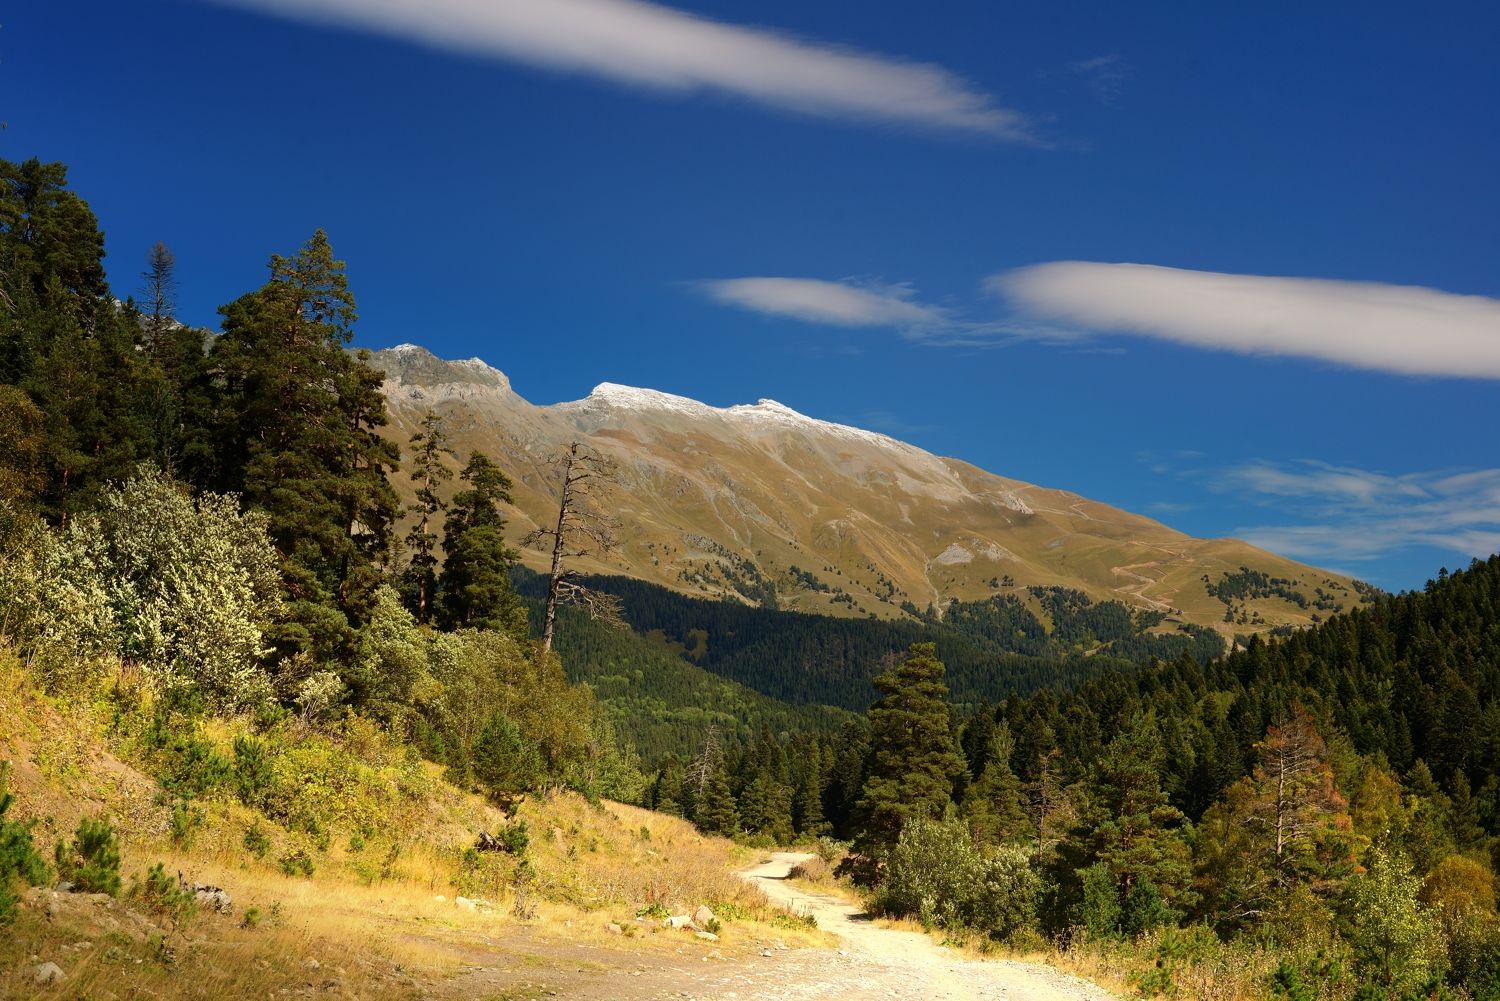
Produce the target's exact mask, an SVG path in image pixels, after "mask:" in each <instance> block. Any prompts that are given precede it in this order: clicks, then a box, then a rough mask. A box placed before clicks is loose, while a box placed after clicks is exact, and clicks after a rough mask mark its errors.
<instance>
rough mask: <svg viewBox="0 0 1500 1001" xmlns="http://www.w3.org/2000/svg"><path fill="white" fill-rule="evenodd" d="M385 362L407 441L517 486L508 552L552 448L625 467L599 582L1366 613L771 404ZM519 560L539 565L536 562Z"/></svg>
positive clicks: (1248, 618)
mask: <svg viewBox="0 0 1500 1001" xmlns="http://www.w3.org/2000/svg"><path fill="white" fill-rule="evenodd" d="M374 364H375V365H376V366H377V367H380V368H384V369H385V371H386V373H387V380H386V383H385V393H386V396H387V398H388V399H389V401H390V406H391V413H392V426H391V433H392V435H393V436H394V437H396V439H397V440H399V441H401V442H403V443H404V442H405V440H406V437H407V436H408V435H409V434H410V433H411V432H412V431H413V430H414V429H415V428H416V425H417V422H418V421H420V419H421V418H422V415H423V414H424V413H426V411H427V410H428V409H429V408H430V409H433V410H436V411H437V412H438V413H439V414H441V415H442V416H443V417H444V418H445V419H446V421H447V426H448V430H449V433H450V434H451V436H452V439H453V443H454V446H455V448H456V449H457V450H458V452H459V453H460V455H467V454H468V452H469V451H471V450H474V449H479V450H482V451H485V452H487V453H489V454H490V456H491V457H492V458H494V459H496V461H497V462H499V463H500V464H501V465H502V467H503V468H505V470H506V471H507V472H508V473H509V474H510V475H511V477H512V478H513V479H514V480H515V481H516V490H515V501H516V504H515V511H514V512H513V515H512V516H513V522H512V526H513V529H514V532H513V535H514V536H515V537H517V538H519V537H520V536H521V535H523V534H525V532H526V531H529V530H530V528H532V527H534V526H535V525H536V524H537V522H538V521H539V520H541V519H545V518H547V517H549V515H551V516H555V504H556V499H555V498H556V490H557V470H556V469H555V468H554V467H552V466H550V465H549V463H548V462H547V459H548V457H549V456H553V455H555V454H556V453H557V451H558V449H559V447H560V446H561V445H563V444H564V443H566V442H568V441H570V440H572V439H575V438H577V439H581V440H585V441H587V442H589V443H591V444H593V445H594V446H596V447H597V448H599V449H600V450H601V451H603V452H605V453H607V454H609V455H611V456H612V457H614V458H615V459H616V460H617V461H618V463H619V467H620V470H621V482H620V484H619V486H618V488H617V489H616V490H615V491H614V492H613V494H612V507H613V510H614V512H615V514H616V516H617V517H618V518H619V521H620V524H621V528H622V532H621V536H622V540H623V543H624V544H623V546H622V548H621V550H620V552H619V554H618V557H617V558H616V559H615V560H614V561H613V562H611V563H609V564H607V565H602V564H601V565H595V566H592V567H589V568H588V569H591V570H594V571H597V572H603V573H614V574H626V575H629V576H634V577H639V578H642V579H645V580H648V581H652V582H655V583H659V584H664V585H666V586H668V587H671V588H674V589H677V590H679V591H684V592H687V593H691V594H700V595H725V596H738V597H740V598H743V599H744V600H749V601H759V602H764V603H768V604H769V603H771V602H773V601H774V603H775V604H776V605H778V606H779V607H781V608H790V609H798V610H804V611H813V612H823V613H830V614H841V615H850V614H852V615H866V614H871V613H873V614H876V615H881V616H897V615H902V614H904V613H903V612H902V606H903V604H905V605H906V606H907V607H908V609H910V608H912V607H913V606H914V607H915V608H916V609H923V608H925V607H926V606H927V605H929V604H933V605H935V606H937V607H938V608H939V609H941V608H942V607H943V606H944V605H945V604H946V602H947V601H948V600H949V599H951V598H960V599H963V600H975V599H979V598H983V597H986V596H989V595H993V594H999V593H1013V594H1016V595H1018V596H1019V597H1021V598H1023V599H1024V600H1028V602H1030V603H1032V604H1033V605H1034V602H1032V601H1031V599H1030V598H1029V596H1028V595H1027V593H1026V591H1025V589H1026V588H1027V587H1028V586H1029V585H1061V586H1065V587H1070V588H1076V589H1078V590H1081V591H1084V592H1087V593H1088V594H1089V595H1091V596H1092V597H1094V598H1095V599H1096V600H1103V599H1108V598H1114V599H1119V600H1122V601H1125V602H1127V603H1129V604H1131V605H1134V606H1137V607H1140V608H1144V609H1154V610H1158V611H1162V612H1166V613H1168V614H1169V615H1170V616H1171V617H1172V618H1181V619H1182V620H1184V621H1188V622H1196V623H1200V624H1203V625H1214V626H1217V627H1220V628H1223V629H1225V630H1226V631H1232V630H1238V631H1245V630H1246V629H1247V627H1253V626H1257V625H1266V626H1270V625H1277V624H1283V623H1289V624H1303V623H1307V622H1309V621H1311V620H1312V617H1313V616H1314V615H1318V614H1323V615H1326V614H1327V613H1328V612H1329V611H1332V610H1333V608H1334V607H1335V606H1336V605H1345V606H1349V605H1353V604H1355V603H1357V601H1358V597H1359V596H1358V594H1357V593H1356V591H1355V589H1354V587H1353V585H1352V582H1351V581H1350V580H1348V579H1347V578H1343V577H1340V576H1338V575H1335V574H1330V573H1326V572H1324V571H1321V570H1316V569H1313V568H1310V567H1307V566H1304V565H1302V564H1299V563H1296V562H1293V561H1291V560H1288V559H1284V558H1282V557H1280V556H1276V555H1275V554H1272V553H1268V552H1265V551H1264V550H1260V549H1257V548H1255V547H1254V546H1251V545H1248V544H1247V543H1244V542H1240V541H1237V540H1233V539H1195V538H1192V537H1191V536H1187V535H1184V534H1183V533H1181V532H1177V531H1174V530H1173V529H1170V528H1168V527H1166V526H1165V525H1162V524H1160V523H1159V522H1156V521H1152V520H1151V519H1149V518H1144V517H1141V516H1140V515H1135V514H1130V513H1129V512H1126V511H1121V510H1118V509H1116V508H1112V507H1109V506H1107V505H1104V504H1099V503H1096V502H1094V501H1090V500H1088V499H1086V498H1083V497H1080V496H1078V495H1077V494H1073V493H1069V492H1067V491H1064V490H1053V489H1049V488H1046V487H1039V486H1035V485H1032V484H1029V483H1023V482H1021V481H1019V480H1012V479H1008V478H1006V477H1003V476H996V475H994V474H991V473H987V472H985V471H984V470H981V469H978V468H976V467H974V466H972V465H969V464H968V463H965V462H961V461H959V460H957V459H946V458H940V457H938V456H935V455H932V454H930V453H928V452H924V451H922V450H921V449H919V448H916V447H914V446H912V445H908V444H906V443H904V442H900V441H897V440H895V439H894V438H889V437H887V436H885V435H881V434H876V433H874V432H871V431H863V430H859V429H857V428H851V427H845V426H843V425H839V424H832V423H829V422H827V421H820V420H816V419H814V418H811V417H806V416H803V415H802V414H799V413H797V412H796V411H794V410H791V409H790V408H788V407H785V406H782V405H781V404H779V403H776V402H774V401H772V400H761V401H760V402H759V403H756V404H753V405H740V406H733V407H727V408H718V407H711V406H708V405H706V404H702V403H698V402H696V401H694V400H689V399H685V398H683V397H679V396H671V395H668V394H666V393H659V392H655V391H653V390H648V389H633V388H630V387H626V386H616V385H613V384H609V383H606V384H604V385H601V386H599V387H598V388H597V389H595V390H594V392H593V393H591V394H590V395H589V396H588V398H587V399H583V400H579V401H576V402H572V403H559V404H556V405H553V406H546V407H539V406H535V405H533V404H531V403H528V402H527V401H526V400H524V399H522V398H521V397H520V396H518V395H517V394H516V393H515V392H514V390H512V389H511V386H510V381H509V380H508V379H507V378H506V377H505V376H504V375H503V374H502V373H501V372H499V371H497V370H495V369H493V368H491V367H489V366H488V365H486V364H484V363H483V362H481V361H480V360H478V359H470V360H468V361H443V360H440V359H438V358H436V357H434V356H433V355H432V354H430V353H429V352H427V351H426V350H424V349H422V348H419V347H415V346H412V345H402V346H401V347H398V348H392V349H390V350H388V351H381V352H377V353H376V355H375V359H374ZM402 485H403V486H405V484H404V483H403V484H402ZM526 561H527V563H528V564H529V565H532V566H535V567H538V568H540V566H541V565H542V560H541V556H540V554H530V555H528V556H527V557H526ZM1242 567H1248V568H1249V569H1250V570H1252V571H1258V572H1260V573H1263V574H1265V575H1266V576H1267V577H1268V578H1274V579H1275V580H1276V583H1266V582H1262V583H1261V584H1260V586H1256V582H1255V581H1253V580H1252V581H1250V590H1251V592H1252V593H1251V594H1249V595H1248V596H1246V597H1244V598H1235V599H1233V600H1232V606H1233V614H1234V617H1235V619H1236V621H1235V622H1234V623H1229V622H1226V621H1225V613H1226V610H1227V608H1228V607H1229V606H1228V605H1226V604H1225V603H1223V602H1221V600H1220V599H1219V598H1217V597H1215V596H1214V595H1212V594H1211V593H1210V592H1209V588H1208V584H1206V583H1205V581H1204V577H1205V576H1207V578H1208V581H1209V582H1210V583H1214V584H1217V583H1218V582H1220V581H1222V580H1224V579H1225V575H1226V574H1229V575H1239V576H1238V579H1239V580H1240V581H1241V582H1243V581H1245V580H1246V579H1247V578H1245V577H1244V576H1243V574H1242V570H1241V568H1242ZM1320 588H1321V589H1322V591H1323V594H1324V595H1326V597H1322V598H1320V597H1319V594H1318V589H1320ZM1275 591H1279V592H1282V593H1280V594H1277V593H1270V592H1275ZM1297 596H1300V598H1301V600H1300V601H1299V600H1298V597H1297ZM1320 602H1321V608H1320V607H1318V606H1319V603H1320Z"/></svg>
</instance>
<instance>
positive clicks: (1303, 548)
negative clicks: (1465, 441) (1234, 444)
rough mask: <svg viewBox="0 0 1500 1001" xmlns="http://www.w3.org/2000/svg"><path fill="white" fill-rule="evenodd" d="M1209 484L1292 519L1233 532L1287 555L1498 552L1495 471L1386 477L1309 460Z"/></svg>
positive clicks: (1232, 473)
mask: <svg viewBox="0 0 1500 1001" xmlns="http://www.w3.org/2000/svg"><path fill="white" fill-rule="evenodd" d="M1216 485H1217V487H1218V488H1219V489H1221V490H1229V491H1234V492H1236V493H1238V494H1239V495H1240V496H1241V497H1243V498H1245V499H1246V500H1251V501H1254V500H1256V499H1257V498H1260V499H1262V500H1265V501H1266V502H1267V503H1274V504H1275V506H1276V507H1277V508H1278V509H1279V510H1280V511H1281V512H1282V513H1283V514H1285V515H1291V516H1293V517H1294V518H1299V519H1300V520H1301V522H1302V523H1300V524H1278V525H1251V526H1246V527H1243V528H1240V529H1238V530H1237V531H1236V533H1235V534H1237V535H1239V536H1241V537H1242V538H1244V539H1246V540H1248V541H1250V542H1253V543H1255V544H1256V545H1259V546H1263V547H1265V548H1267V549H1271V550H1273V551H1275V552H1279V553H1285V554H1286V555H1288V556H1295V557H1299V558H1304V559H1312V560H1320V561H1326V560H1349V561H1357V560H1372V559H1377V558H1379V557H1383V556H1387V555H1389V554H1391V553H1394V552H1397V551H1400V550H1403V549H1408V548H1411V547H1416V546H1429V547H1432V548H1435V549H1442V550H1447V551H1448V552H1451V553H1456V554H1458V555H1461V556H1464V557H1475V556H1481V557H1483V556H1489V555H1490V554H1491V553H1495V552H1500V469H1476V470H1468V471H1464V472H1457V473H1455V472H1453V471H1439V472H1421V473H1406V474H1402V475H1399V476H1393V475H1390V474H1387V473H1381V472H1374V471H1371V470H1365V469H1357V468H1352V467H1348V466H1333V465H1329V464H1327V463H1321V462H1313V461H1305V462H1300V463H1296V464H1293V465H1281V464H1273V463H1267V462H1256V463H1251V464H1249V465H1245V466H1240V467H1237V468H1234V469H1230V470H1228V471H1226V472H1224V473H1223V474H1221V475H1220V476H1219V477H1218V478H1217V481H1216ZM1272 499H1274V500H1272Z"/></svg>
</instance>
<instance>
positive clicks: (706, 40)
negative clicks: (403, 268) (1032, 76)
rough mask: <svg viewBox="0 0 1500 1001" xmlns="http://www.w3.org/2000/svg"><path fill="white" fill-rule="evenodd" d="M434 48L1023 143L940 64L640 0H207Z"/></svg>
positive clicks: (1022, 132) (1011, 117)
mask: <svg viewBox="0 0 1500 1001" xmlns="http://www.w3.org/2000/svg"><path fill="white" fill-rule="evenodd" d="M219 2H222V3H228V4H233V5H235V6H240V7H248V8H252V9H255V10H261V11H266V12H269V13H274V14H277V15H280V16H283V17H289V18H295V19H297V20H303V21H315V22H322V23H331V24H337V25H342V26H346V27H352V28H360V29H364V30H367V31H374V32H378V33H380V34H384V35H389V36H394V37H397V38H402V39H407V40H410V41H414V42H420V43H422V44H426V45H431V46H435V47H438V48H444V49H451V50H456V51H462V52H469V53H477V54H480V55H487V56H494V57H499V58H503V59H511V60H515V61H518V62H524V63H529V64H532V65H536V66H543V67H548V68H552V69H561V70H569V71H574V72H580V73H589V74H592V75H595V76H599V77H604V78H607V79H612V80H616V81H619V82H622V83H628V84H634V85H637V86H646V87H653V88H658V89H663V90H673V91H692V90H716V91H719V92H721V93H727V94H732V95H736V96H739V97H743V98H746V99H749V100H753V101H757V102H759V103H762V104H767V105H773V106H776V107H781V108H786V109H789V110H793V111H799V112H803V113H806V114H815V115H823V116H827V117H832V118H856V119H865V120H870V121H883V122H889V123H894V124H904V125H909V126H920V127H927V128H934V129H947V130H958V131H965V132H979V133H987V134H989V135H992V136H996V137H998V138H1001V139H1007V140H1011V141H1016V142H1034V140H1033V139H1032V138H1031V136H1030V133H1029V131H1028V129H1027V124H1026V121H1025V119H1024V117H1023V116H1022V115H1020V114H1019V113H1017V112H1015V111H1012V110H1010V109H1007V108H1003V107H1001V106H999V105H998V104H997V103H996V102H995V100H994V99H993V98H992V97H991V96H990V95H988V94H986V93H984V92H982V91H979V90H976V89H974V88H973V87H971V86H970V85H969V84H967V83H965V82H964V81H963V80H961V79H960V78H958V77H957V76H955V75H954V74H952V73H950V72H948V71H947V70H945V69H943V68H942V67H940V66H932V65H926V64H921V63H913V62H907V61H904V60H901V59H894V58H890V57H887V56H879V55H871V54H867V53H861V52H855V51H851V50H848V49H845V48H842V47H836V46H830V45H822V44H816V43H811V42H804V41H801V40H799V39H796V38H793V37H791V36H788V35H784V34H779V33H777V32H774V31H769V30H765V29H760V28H750V27H745V26H741V25H734V24H725V23H723V22H720V21H712V20H709V19H707V18H703V17H698V16H696V15H693V14H689V13H687V12H685V11H681V10H677V9H675V8H672V7H665V6H662V5H660V4H654V3H647V2H645V0H219Z"/></svg>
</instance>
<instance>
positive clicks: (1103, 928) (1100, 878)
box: [1076, 862, 1121, 939]
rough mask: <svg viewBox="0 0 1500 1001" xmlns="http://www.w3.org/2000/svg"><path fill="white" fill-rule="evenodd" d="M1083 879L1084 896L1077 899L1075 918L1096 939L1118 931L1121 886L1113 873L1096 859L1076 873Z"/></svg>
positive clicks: (1108, 936)
mask: <svg viewBox="0 0 1500 1001" xmlns="http://www.w3.org/2000/svg"><path fill="white" fill-rule="evenodd" d="M1078 877H1079V879H1080V880H1081V881H1082V883H1083V897H1082V899H1081V900H1080V901H1079V902H1078V907H1077V911H1076V921H1077V923H1078V924H1080V925H1082V926H1083V927H1084V928H1087V929H1088V933H1089V936H1090V937H1091V938H1095V939H1101V938H1110V937H1112V936H1115V935H1118V934H1119V933H1120V912H1121V908H1120V888H1119V886H1118V885H1117V884H1116V882H1115V874H1114V872H1113V871H1112V870H1111V869H1110V868H1109V866H1108V865H1106V864H1105V863H1103V862H1095V863H1094V864H1093V865H1091V866H1089V867H1088V868H1087V869H1082V870H1080V871H1079V873H1078Z"/></svg>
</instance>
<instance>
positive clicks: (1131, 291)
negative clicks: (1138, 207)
mask: <svg viewBox="0 0 1500 1001" xmlns="http://www.w3.org/2000/svg"><path fill="white" fill-rule="evenodd" d="M988 284H989V287H990V288H991V290H993V291H995V292H998V293H1000V294H1002V295H1004V296H1005V297H1006V298H1007V299H1009V300H1010V302H1011V303H1012V305H1014V306H1017V307H1019V308H1021V309H1023V310H1025V311H1027V312H1029V313H1031V314H1033V315H1036V316H1041V317H1045V318H1047V319H1049V320H1051V321H1054V322H1064V323H1071V324H1077V325H1078V326H1081V327H1084V328H1087V329H1090V330H1094V331H1114V332H1121V333H1129V334H1137V335H1140V336H1144V337H1153V338H1157V339H1160V340H1165V341H1171V342H1174V343H1177V344H1187V345H1191V346H1194V347H1200V348H1211V349H1217V350H1223V351H1234V352H1238V353H1241V354H1262V355H1286V356H1294V357H1303V358H1317V359H1321V360H1323V361H1329V362H1335V363H1337V364H1341V365H1348V366H1352V367H1354V368H1362V369H1372V370H1376V371H1383V372H1394V373H1397V374H1400V375H1424V376H1463V377H1469V378H1482V379H1500V300H1496V299H1490V298H1487V297H1485V296H1479V295H1456V294H1454V293H1451V292H1443V291H1440V290H1438V289H1431V288H1422V287H1419V286H1411V285H1386V284H1381V283H1378V282H1353V281H1332V280H1328V279H1321V278H1271V277H1263V276H1259V275H1233V274H1218V273H1215V272H1209V271H1185V270H1180V269H1177V268H1164V267H1156V266H1154V265H1146V264H1096V263H1090V262H1084V261H1057V262H1054V263H1050V264H1037V265H1033V266H1031V267H1025V268H1020V269H1018V270H1015V271H1010V272H1006V273H1005V274H1001V275H996V276H994V277H992V278H990V279H989V282H988Z"/></svg>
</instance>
